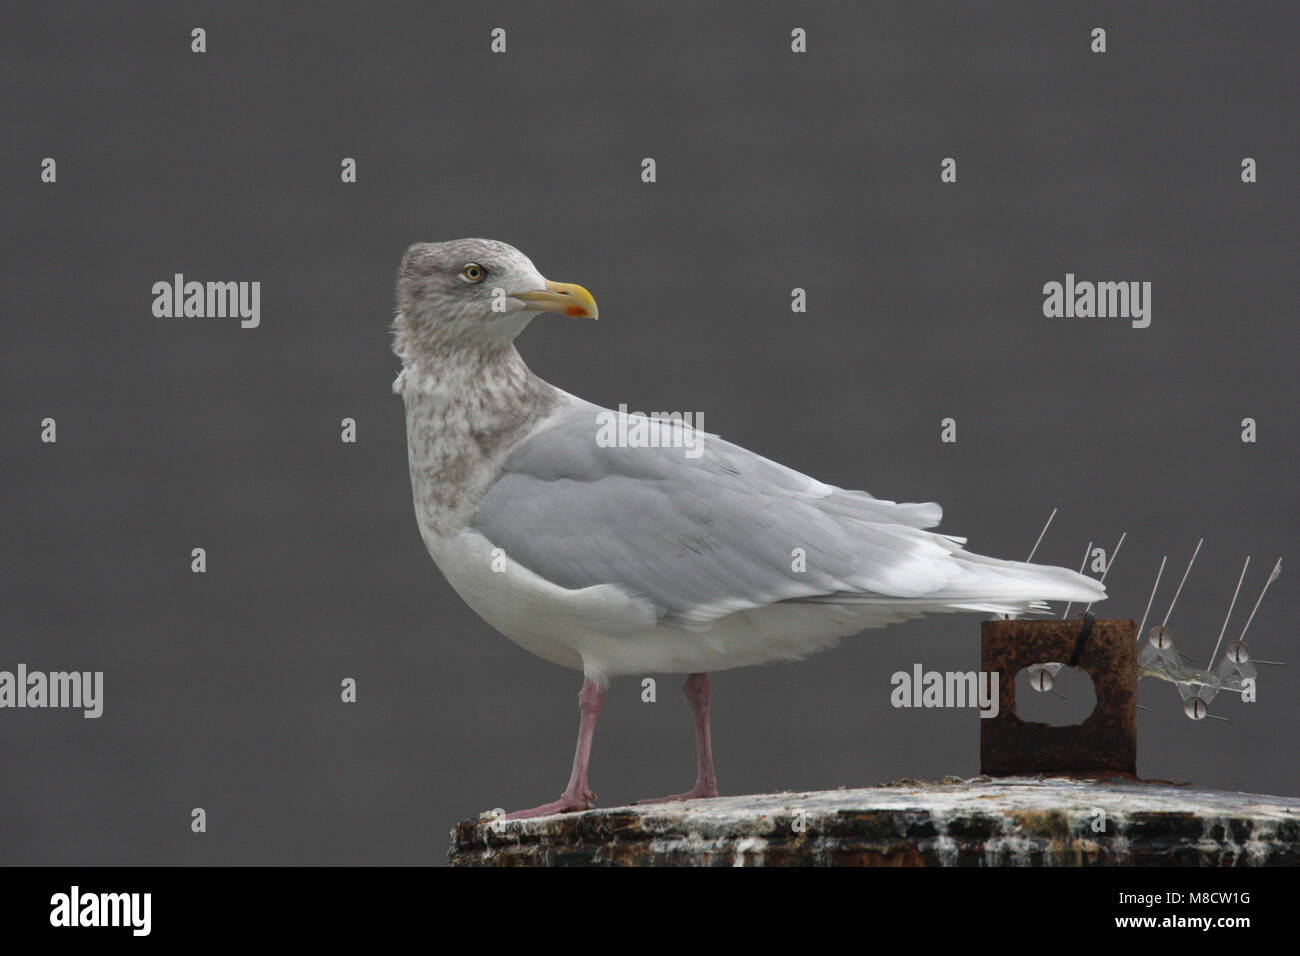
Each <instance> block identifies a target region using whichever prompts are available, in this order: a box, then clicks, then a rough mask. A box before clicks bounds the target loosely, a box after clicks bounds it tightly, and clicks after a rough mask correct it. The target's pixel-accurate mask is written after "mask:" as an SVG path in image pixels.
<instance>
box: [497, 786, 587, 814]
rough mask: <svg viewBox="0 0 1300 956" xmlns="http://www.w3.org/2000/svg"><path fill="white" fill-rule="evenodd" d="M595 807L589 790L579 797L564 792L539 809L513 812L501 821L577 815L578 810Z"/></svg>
mask: <svg viewBox="0 0 1300 956" xmlns="http://www.w3.org/2000/svg"><path fill="white" fill-rule="evenodd" d="M595 805H596V795H595V794H594V793H592V792H591V791H590V790H588V791H587V792H586V793H585V794H584V795H583V796H581V797H580V796H578V795H577V794H576V793H568V792H565V793H562V794H561V795H560V799H558V800H552V801H551V802H550V803H543V804H542V805H541V806H540V807H533V808H531V809H529V810H515V811H514V812H513V813H507V814H506V815H505V816H504V817H502V818H501V819H503V820H531V819H532V818H533V817H548V816H550V815H551V814H552V813H577V812H578V811H579V810H590V809H592V808H593V807H594V806H595Z"/></svg>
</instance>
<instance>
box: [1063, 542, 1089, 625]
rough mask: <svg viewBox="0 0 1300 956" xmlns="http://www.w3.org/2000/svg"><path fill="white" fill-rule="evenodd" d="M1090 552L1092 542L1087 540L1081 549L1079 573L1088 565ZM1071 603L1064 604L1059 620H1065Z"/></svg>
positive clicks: (1068, 614)
mask: <svg viewBox="0 0 1300 956" xmlns="http://www.w3.org/2000/svg"><path fill="white" fill-rule="evenodd" d="M1091 553H1092V542H1091V541H1089V542H1088V546H1087V547H1086V548H1084V549H1083V560H1082V561H1081V562H1080V563H1079V573H1080V574H1082V573H1083V569H1084V568H1086V567H1087V566H1088V555H1089V554H1091ZM1073 603H1074V602H1073V601H1070V602H1068V603H1067V604H1066V605H1065V613H1064V614H1062V615H1061V620H1065V619H1066V618H1067V617H1069V616H1070V605H1071V604H1073Z"/></svg>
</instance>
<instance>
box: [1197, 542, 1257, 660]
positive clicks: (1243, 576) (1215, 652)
mask: <svg viewBox="0 0 1300 956" xmlns="http://www.w3.org/2000/svg"><path fill="white" fill-rule="evenodd" d="M1248 567H1250V555H1246V563H1245V564H1243V565H1242V566H1241V576H1240V577H1239V578H1237V590H1235V591H1233V592H1232V600H1231V601H1230V602H1229V603H1228V615H1227V617H1225V618H1224V619H1223V627H1221V628H1219V639H1218V640H1217V641H1215V642H1214V650H1213V651H1211V652H1210V662H1209V663H1208V664H1206V665H1205V669H1206V670H1209V669H1211V668H1212V667H1214V659H1215V658H1216V657H1218V656H1219V645H1220V644H1222V643H1223V635H1224V634H1226V633H1227V631H1228V622H1229V621H1231V620H1232V609H1233V608H1234V607H1236V606H1237V595H1238V594H1240V593H1241V582H1242V581H1244V580H1246V569H1247V568H1248Z"/></svg>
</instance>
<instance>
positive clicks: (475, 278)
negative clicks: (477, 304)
mask: <svg viewBox="0 0 1300 956" xmlns="http://www.w3.org/2000/svg"><path fill="white" fill-rule="evenodd" d="M460 277H461V278H462V279H464V280H465V281H466V282H482V281H483V280H484V279H486V278H487V270H486V269H484V268H483V267H482V266H481V265H479V264H478V263H477V262H467V263H465V265H464V266H462V267H461V270H460Z"/></svg>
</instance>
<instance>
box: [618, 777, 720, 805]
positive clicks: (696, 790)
mask: <svg viewBox="0 0 1300 956" xmlns="http://www.w3.org/2000/svg"><path fill="white" fill-rule="evenodd" d="M717 795H718V788H717V787H716V786H703V785H701V784H698V783H697V784H696V785H695V786H694V787H693V788H692V789H690V790H688V791H686V792H685V793H674V794H673V795H672V796H671V797H651V798H650V799H648V800H638V801H637V805H638V806H641V805H643V804H647V803H675V802H676V801H678V800H707V799H708V798H709V797H716V796H717Z"/></svg>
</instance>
